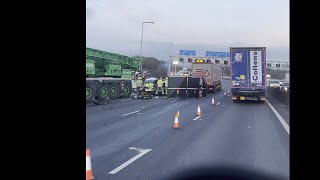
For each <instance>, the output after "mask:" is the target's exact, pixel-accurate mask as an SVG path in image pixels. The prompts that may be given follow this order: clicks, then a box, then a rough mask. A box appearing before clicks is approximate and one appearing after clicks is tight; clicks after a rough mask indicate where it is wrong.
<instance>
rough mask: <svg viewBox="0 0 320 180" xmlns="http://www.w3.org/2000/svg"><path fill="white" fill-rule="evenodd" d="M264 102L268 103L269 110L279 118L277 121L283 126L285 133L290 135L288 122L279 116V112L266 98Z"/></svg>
mask: <svg viewBox="0 0 320 180" xmlns="http://www.w3.org/2000/svg"><path fill="white" fill-rule="evenodd" d="M266 102H267V103H268V105H269V106H270V108H271V110H272V111H273V112H274V114H275V115H276V116H277V118H278V119H279V121H280V122H281V124H282V126H283V127H284V129H285V130H286V131H287V133H288V134H289V135H290V133H289V132H290V127H289V126H288V124H287V123H286V122H285V121H284V119H283V118H282V117H281V116H280V114H279V113H278V111H277V110H276V109H275V108H274V107H273V106H272V105H271V104H270V103H269V101H268V100H266Z"/></svg>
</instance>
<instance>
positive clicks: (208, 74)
mask: <svg viewBox="0 0 320 180" xmlns="http://www.w3.org/2000/svg"><path fill="white" fill-rule="evenodd" d="M192 77H197V78H200V77H201V78H204V79H205V82H206V86H207V92H211V93H214V92H217V91H220V90H221V88H222V85H221V79H222V70H221V65H218V64H214V63H206V62H205V61H204V59H196V60H195V62H194V63H192Z"/></svg>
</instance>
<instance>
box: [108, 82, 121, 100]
mask: <svg viewBox="0 0 320 180" xmlns="http://www.w3.org/2000/svg"><path fill="white" fill-rule="evenodd" d="M120 92H121V88H120V85H119V84H118V83H113V84H110V92H109V98H110V99H118V98H119V97H120Z"/></svg>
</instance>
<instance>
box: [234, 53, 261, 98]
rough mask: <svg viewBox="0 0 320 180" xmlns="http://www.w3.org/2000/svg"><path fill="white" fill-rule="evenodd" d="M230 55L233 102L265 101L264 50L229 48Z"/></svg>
mask: <svg viewBox="0 0 320 180" xmlns="http://www.w3.org/2000/svg"><path fill="white" fill-rule="evenodd" d="M230 55H231V57H230V62H231V64H230V71H231V93H232V99H233V101H234V102H236V101H238V100H256V101H265V100H266V99H265V95H266V48H265V47H230Z"/></svg>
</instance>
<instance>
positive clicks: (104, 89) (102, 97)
mask: <svg viewBox="0 0 320 180" xmlns="http://www.w3.org/2000/svg"><path fill="white" fill-rule="evenodd" d="M97 91H98V92H97V100H98V101H101V102H104V101H106V100H107V97H108V96H109V93H110V85H109V84H106V83H103V84H102V85H100V86H99V87H98V90H97Z"/></svg>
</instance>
